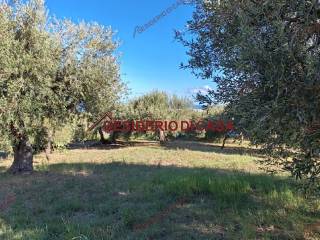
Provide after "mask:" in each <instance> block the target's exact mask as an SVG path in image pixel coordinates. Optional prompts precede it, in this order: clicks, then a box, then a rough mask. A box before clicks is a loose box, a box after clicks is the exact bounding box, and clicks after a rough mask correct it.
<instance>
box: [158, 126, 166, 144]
mask: <svg viewBox="0 0 320 240" xmlns="http://www.w3.org/2000/svg"><path fill="white" fill-rule="evenodd" d="M159 140H160V144H163V143H165V142H166V140H167V139H166V135H165V133H164V131H163V130H160V129H159Z"/></svg>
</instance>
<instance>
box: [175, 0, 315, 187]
mask: <svg viewBox="0 0 320 240" xmlns="http://www.w3.org/2000/svg"><path fill="white" fill-rule="evenodd" d="M188 30H189V33H191V37H188V36H184V35H183V34H180V33H179V32H177V38H178V39H180V40H181V41H182V43H183V44H185V45H186V46H187V47H188V48H189V51H188V54H189V56H190V60H189V62H188V63H187V64H186V65H185V67H187V68H191V69H192V71H193V72H194V73H195V74H196V75H197V76H199V77H201V78H205V79H212V80H213V81H214V82H215V83H216V85H217V88H216V89H215V90H213V91H210V92H209V93H208V94H207V95H206V96H205V97H204V98H202V100H204V101H205V102H208V103H209V104H212V103H216V102H220V103H224V104H226V111H227V113H229V114H230V115H231V116H233V117H234V118H235V120H236V122H237V124H238V125H241V127H243V128H245V129H246V130H247V135H248V136H249V137H250V139H251V140H252V142H253V143H255V144H260V145H261V146H263V147H264V149H265V150H266V151H267V152H268V153H269V155H270V159H269V161H267V163H268V164H270V163H271V164H276V165H280V166H282V167H283V168H284V169H286V170H290V171H291V172H292V173H293V174H294V175H295V176H296V177H298V178H305V177H306V178H308V179H310V180H311V183H312V182H314V181H315V179H317V178H318V177H319V175H320V1H319V0H306V1H295V0H267V1H257V0H245V1H232V0H219V1H218V0H207V1H199V2H198V4H197V8H196V11H195V13H194V15H193V19H192V20H191V21H190V22H189V23H188Z"/></svg>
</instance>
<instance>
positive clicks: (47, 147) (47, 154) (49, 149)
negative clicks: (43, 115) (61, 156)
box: [45, 130, 53, 161]
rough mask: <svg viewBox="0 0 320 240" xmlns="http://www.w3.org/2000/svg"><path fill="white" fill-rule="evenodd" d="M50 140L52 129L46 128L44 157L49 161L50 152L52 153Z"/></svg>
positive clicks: (51, 138) (51, 139)
mask: <svg viewBox="0 0 320 240" xmlns="http://www.w3.org/2000/svg"><path fill="white" fill-rule="evenodd" d="M52 141H53V133H52V131H50V130H48V142H47V146H46V150H45V152H46V158H47V160H48V161H49V160H50V154H52Z"/></svg>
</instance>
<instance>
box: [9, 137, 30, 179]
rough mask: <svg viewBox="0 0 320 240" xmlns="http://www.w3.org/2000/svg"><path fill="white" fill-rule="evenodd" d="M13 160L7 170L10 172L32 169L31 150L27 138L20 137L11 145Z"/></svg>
mask: <svg viewBox="0 0 320 240" xmlns="http://www.w3.org/2000/svg"><path fill="white" fill-rule="evenodd" d="M13 152H14V160H13V163H12V165H11V167H10V169H9V170H8V171H9V172H10V173H13V174H15V173H26V172H32V171H33V151H32V147H31V144H30V143H29V142H28V139H27V138H21V139H19V140H18V142H17V143H16V144H15V146H14V147H13Z"/></svg>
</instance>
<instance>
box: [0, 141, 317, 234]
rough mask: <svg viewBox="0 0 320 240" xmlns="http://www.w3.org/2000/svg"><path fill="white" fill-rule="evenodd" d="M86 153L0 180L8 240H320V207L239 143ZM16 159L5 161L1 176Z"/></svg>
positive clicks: (0, 228)
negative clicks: (222, 146)
mask: <svg viewBox="0 0 320 240" xmlns="http://www.w3.org/2000/svg"><path fill="white" fill-rule="evenodd" d="M228 147H229V148H227V149H225V150H221V149H220V148H219V147H218V146H213V145H211V144H206V143H196V142H174V143H170V144H168V145H167V146H155V145H152V146H141V147H139V146H133V147H125V148H119V149H105V150H103V149H79V150H67V151H64V152H55V153H54V154H53V155H52V158H51V159H50V161H49V162H47V161H46V159H45V156H44V155H43V154H40V155H38V156H36V157H35V162H36V164H35V165H36V169H37V172H36V173H34V174H32V175H25V176H11V175H7V174H5V173H4V172H3V173H2V174H1V175H0V181H1V185H0V202H1V201H2V200H3V199H5V197H6V196H8V194H14V196H15V200H14V201H13V202H11V203H9V204H8V206H7V207H6V208H4V209H3V210H0V239H4V240H9V239H10V240H11V239H23V240H26V239H30V240H31V239H32V240H34V239H43V240H44V239H57V240H58V239H59V240H60V239H93V240H95V239H303V238H305V239H318V238H319V236H317V235H316V233H317V226H318V225H317V224H318V223H317V221H318V219H320V201H319V200H317V199H306V198H304V196H303V195H302V194H301V193H300V192H299V190H298V188H297V186H296V183H295V182H294V181H293V180H291V179H289V178H288V177H287V176H268V175H265V174H264V173H263V172H262V171H261V170H259V166H258V165H257V164H256V163H255V160H256V159H258V158H261V156H260V155H259V154H257V153H255V152H252V151H249V150H250V149H246V148H244V147H243V148H241V147H240V146H238V145H228ZM9 165H10V160H7V161H3V162H1V163H0V169H2V170H3V171H4V170H5V169H6V168H7V167H8V166H9ZM317 237H318V238H317Z"/></svg>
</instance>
